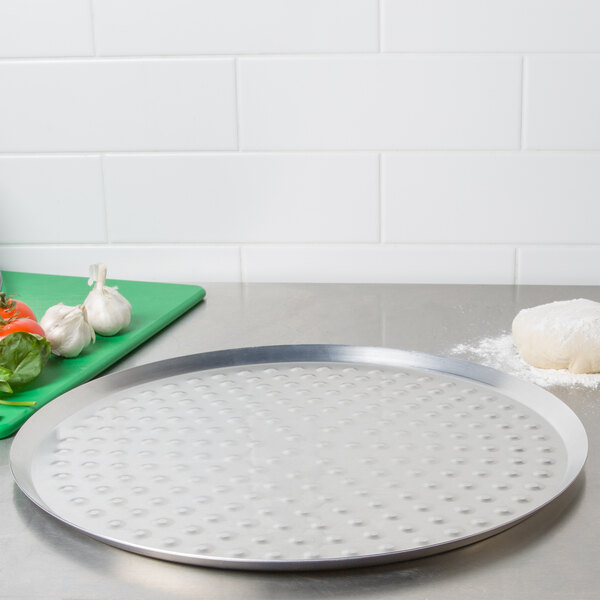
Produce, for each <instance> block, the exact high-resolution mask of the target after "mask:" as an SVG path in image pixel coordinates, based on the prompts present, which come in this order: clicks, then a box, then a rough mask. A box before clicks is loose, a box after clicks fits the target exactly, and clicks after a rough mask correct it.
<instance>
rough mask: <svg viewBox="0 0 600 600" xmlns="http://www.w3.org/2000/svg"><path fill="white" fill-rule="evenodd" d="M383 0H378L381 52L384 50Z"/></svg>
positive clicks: (378, 35) (378, 37) (378, 38)
mask: <svg viewBox="0 0 600 600" xmlns="http://www.w3.org/2000/svg"><path fill="white" fill-rule="evenodd" d="M382 1H383V0H377V42H378V45H379V54H381V53H382V52H383V7H382V6H381V3H382Z"/></svg>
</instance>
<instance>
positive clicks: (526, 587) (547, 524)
mask: <svg viewBox="0 0 600 600" xmlns="http://www.w3.org/2000/svg"><path fill="white" fill-rule="evenodd" d="M205 287H206V289H207V299H206V301H205V302H204V303H203V304H201V305H199V306H198V307H196V308H195V309H193V310H192V311H190V312H189V313H188V314H187V315H185V316H184V317H182V318H181V319H179V320H178V321H177V322H176V323H174V324H173V325H171V326H170V327H169V328H168V329H167V330H165V331H164V332H162V333H160V334H159V335H157V336H156V337H155V338H154V339H153V340H151V341H150V342H148V343H146V344H145V345H144V346H143V347H141V348H139V349H138V350H137V351H136V352H134V353H133V354H132V355H130V356H128V357H127V358H125V359H124V360H122V361H120V362H119V363H118V364H117V365H116V366H115V367H114V368H113V371H117V370H121V369H125V368H129V367H133V366H137V365H141V364H144V363H148V362H151V361H155V360H161V359H164V358H170V357H175V356H180V355H183V354H192V353H196V352H204V351H208V350H216V349H224V348H235V347H240V346H257V345H267V344H297V343H328V344H355V345H374V346H387V347H392V348H403V349H412V350H420V351H423V352H430V353H433V354H439V355H446V354H448V352H449V350H450V349H451V348H452V347H453V346H454V345H455V344H458V343H461V342H473V341H476V340H478V339H480V338H482V337H487V336H496V335H498V334H499V333H501V332H504V331H508V330H509V329H510V324H511V321H512V319H513V317H514V315H515V314H516V313H517V312H518V311H519V310H520V309H521V308H524V307H527V306H534V305H536V304H542V303H544V302H549V301H552V300H567V299H572V298H580V297H585V298H590V299H592V300H596V301H600V287H593V288H591V287H548V286H520V287H515V286H449V285H446V286H442V285H429V286H427V285H325V284H318V285H317V284H315V285H295V284H251V285H239V284H212V285H205ZM550 391H552V392H553V393H554V394H556V395H557V396H558V397H559V398H561V399H562V400H563V401H564V402H566V403H567V404H568V405H569V406H570V407H571V408H572V409H573V410H574V411H575V413H576V414H577V415H578V416H579V418H580V419H581V421H582V422H583V424H584V426H585V428H586V430H587V433H588V437H589V442H590V452H589V457H588V462H587V464H586V467H585V469H584V473H583V474H582V475H581V476H580V477H579V478H578V479H577V480H576V482H575V484H574V485H573V486H571V488H570V489H569V490H568V491H567V492H566V493H565V494H563V496H562V497H561V498H559V499H558V500H557V501H555V502H553V503H552V504H550V505H549V506H547V507H546V508H544V509H543V510H541V511H539V512H538V513H536V514H535V515H534V516H533V517H531V518H530V519H528V520H526V521H525V522H523V523H521V524H519V525H517V526H516V527H513V528H512V529H510V530H508V531H506V532H504V533H501V534H499V535H497V536H495V537H493V538H490V539H487V540H484V541H483V542H479V543H477V544H473V545H471V546H467V547H466V548H463V549H460V550H455V551H452V552H448V553H446V554H441V555H438V556H434V557H429V558H425V559H420V560H415V561H411V562H404V563H396V564H393V565H388V566H383V567H376V568H362V569H351V570H346V571H335V572H319V573H260V572H242V571H225V570H218V569H208V568H201V567H192V566H186V565H179V564H174V563H167V562H163V561H159V560H154V559H150V558H145V557H143V556H138V555H135V554H130V553H127V552H124V551H121V550H118V549H115V548H112V547H110V546H107V545H105V544H102V543H100V542H97V541H94V540H92V539H90V538H88V537H86V536H85V535H83V534H80V533H78V532H76V531H74V530H71V529H70V528H67V527H66V526H63V525H62V524H60V523H59V522H57V521H55V520H54V519H52V518H51V517H49V516H47V515H46V514H45V513H43V512H42V511H41V510H39V509H38V508H36V507H35V506H34V505H33V504H32V503H31V502H30V501H29V500H28V499H27V498H26V497H25V496H24V495H23V494H22V493H21V492H20V490H19V489H18V488H17V487H16V485H15V484H14V483H13V480H12V476H11V474H10V470H9V467H8V455H9V450H10V445H11V441H12V440H11V438H9V439H5V440H0V540H1V548H2V550H1V551H0V574H1V577H2V582H1V584H0V599H9V598H10V599H13V598H14V599H16V598H23V599H24V598H27V599H28V600H34V599H42V598H43V599H44V600H54V599H73V600H74V599H81V600H84V599H85V600H88V599H89V600H100V599H103V600H109V599H110V600H119V599H121V598H122V599H127V600H137V599H140V600H141V599H144V600H149V599H161V600H162V599H164V598H186V599H187V598H190V599H191V598H194V599H195V600H203V599H211V600H213V599H217V598H219V599H220V598H223V599H225V598H226V599H231V598H244V599H246V600H254V599H268V598H274V599H275V598H276V599H283V598H299V599H300V598H302V599H309V598H368V599H370V600H375V599H378V598H399V597H402V598H403V599H417V598H418V599H423V598H428V599H430V600H434V599H438V598H439V599H441V598H443V599H444V600H447V599H448V598H461V599H465V600H466V599H469V598H478V599H479V598H481V597H485V598H486V599H487V600H492V599H495V598H502V599H506V598H511V600H516V599H519V598H526V599H528V600H531V599H534V598H544V599H553V598H561V599H562V598H573V599H577V600H585V599H587V598H596V597H597V593H598V591H597V580H598V577H597V573H596V572H597V557H598V556H599V555H600V522H599V519H598V512H599V508H598V507H599V506H600V468H599V464H600V450H599V449H598V444H597V443H596V440H597V439H598V437H599V436H600V390H590V389H585V388H574V387H573V388H567V387H556V388H552V389H551V390H550Z"/></svg>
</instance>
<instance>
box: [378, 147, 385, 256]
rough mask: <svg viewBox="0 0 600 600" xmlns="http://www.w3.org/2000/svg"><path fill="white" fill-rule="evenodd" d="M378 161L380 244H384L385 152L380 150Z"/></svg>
mask: <svg viewBox="0 0 600 600" xmlns="http://www.w3.org/2000/svg"><path fill="white" fill-rule="evenodd" d="M377 161H378V188H377V195H378V201H379V244H380V245H383V244H384V243H385V239H384V220H385V213H384V210H385V209H384V206H383V152H380V153H379V154H378V155H377Z"/></svg>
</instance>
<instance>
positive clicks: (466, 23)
mask: <svg viewBox="0 0 600 600" xmlns="http://www.w3.org/2000/svg"><path fill="white" fill-rule="evenodd" d="M599 29H600V3H599V2H597V1H596V0H505V1H504V2H497V1H496V0H494V1H492V0H456V1H454V2H448V0H344V1H343V2H342V1H340V0H286V1H282V0H220V1H217V0H128V1H127V2H123V1H121V0H55V1H54V2H47V1H45V0H0V269H6V270H10V269H13V270H26V271H38V272H45V273H59V274H72V275H86V274H87V268H88V265H89V264H90V263H93V262H98V261H104V262H106V263H107V264H109V268H110V271H111V275H112V276H114V277H122V278H133V279H147V280H153V281H179V282H185V281H188V282H199V283H205V282H210V281H248V282H259V281H286V282H292V281H301V282H328V281H330V282H381V283H395V282H399V283H403V282H415V283H416V282H420V283H485V284H494V283H498V284H506V283H524V284H553V283H556V284H563V283H565V284H566V283H568V284H582V285H600V270H599V269H597V268H596V265H597V264H598V259H599V257H600V228H599V227H598V226H597V223H598V222H599V221H600V153H598V150H600V110H599V109H598V107H599V106H600V36H598V33H597V32H598V30H599ZM12 207H18V209H19V210H17V211H15V210H13V208H12Z"/></svg>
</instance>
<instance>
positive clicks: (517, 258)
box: [513, 246, 521, 285]
mask: <svg viewBox="0 0 600 600" xmlns="http://www.w3.org/2000/svg"><path fill="white" fill-rule="evenodd" d="M519 253H520V250H519V247H518V246H515V262H514V270H515V272H514V275H513V283H514V285H519V280H520V279H521V278H520V276H519V269H520V268H521V263H520V254H519Z"/></svg>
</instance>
